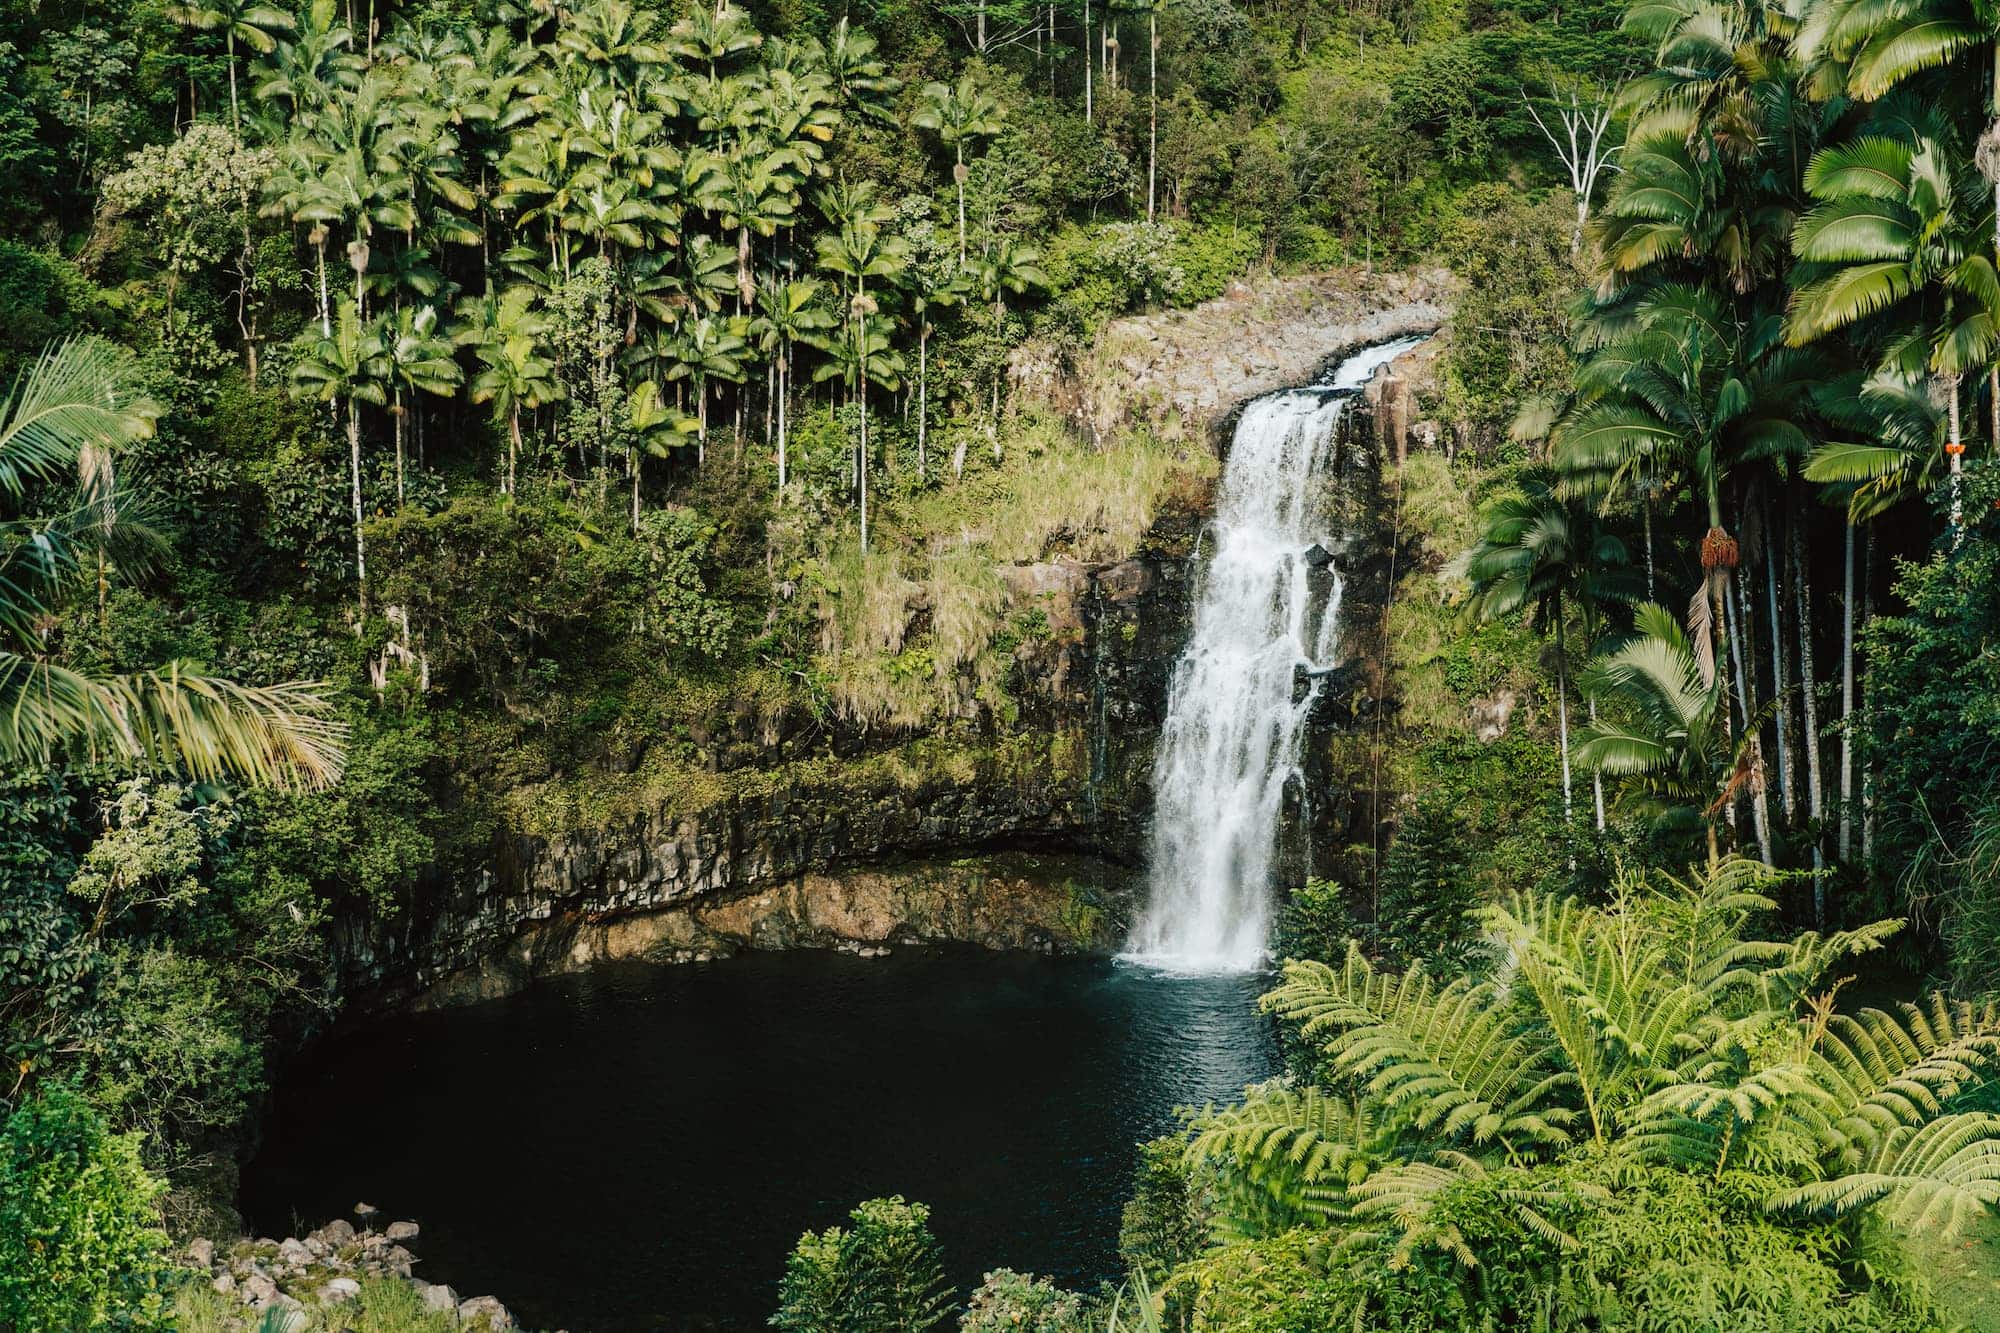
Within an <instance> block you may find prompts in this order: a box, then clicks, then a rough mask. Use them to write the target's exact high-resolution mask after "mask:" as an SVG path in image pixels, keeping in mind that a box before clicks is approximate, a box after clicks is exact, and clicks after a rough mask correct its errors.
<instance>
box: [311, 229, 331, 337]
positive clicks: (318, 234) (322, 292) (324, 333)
mask: <svg viewBox="0 0 2000 1333" xmlns="http://www.w3.org/2000/svg"><path fill="white" fill-rule="evenodd" d="M313 249H314V250H315V251H316V252H317V253H318V256H319V336H320V337H322V338H331V337H332V336H333V304H332V302H331V301H330V300H328V298H327V290H326V224H325V223H320V224H319V225H318V226H316V227H314V229H313Z"/></svg>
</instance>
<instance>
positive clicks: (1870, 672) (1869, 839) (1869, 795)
mask: <svg viewBox="0 0 2000 1333" xmlns="http://www.w3.org/2000/svg"><path fill="white" fill-rule="evenodd" d="M1867 543H1868V544H1867V546H1866V547H1865V548H1864V549H1865V550H1866V552H1867V554H1866V556H1865V558H1864V559H1863V560H1862V562H1861V632H1862V636H1863V638H1864V639H1865V638H1866V637H1867V633H1868V625H1869V623H1870V622H1871V621H1872V620H1873V619H1874V618H1875V539H1874V537H1873V535H1872V534H1870V535H1869V536H1868V539H1867ZM1874 676H1875V671H1874V666H1873V664H1872V663H1871V662H1870V661H1869V660H1868V658H1866V657H1863V658H1862V659H1861V716H1862V718H1863V719H1864V720H1866V719H1867V718H1868V717H1869V716H1870V709H1871V706H1872V705H1873V703H1874V701H1875V691H1874ZM1861 863H1862V865H1863V866H1864V867H1869V866H1873V865H1874V864H1875V766H1874V765H1873V764H1871V763H1869V762H1868V758H1867V756H1866V755H1863V756H1862V763H1861Z"/></svg>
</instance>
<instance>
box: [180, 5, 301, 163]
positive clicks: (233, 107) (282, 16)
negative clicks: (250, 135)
mask: <svg viewBox="0 0 2000 1333" xmlns="http://www.w3.org/2000/svg"><path fill="white" fill-rule="evenodd" d="M167 17H168V18H170V19H172V20H173V21H174V22H176V23H178V24H181V25H182V26H183V27H187V28H193V29H195V30H196V31H198V32H214V31H215V30H216V29H218V28H220V29H221V30H222V43H223V47H224V49H225V50H226V52H227V53H228V64H229V124H230V127H231V128H233V129H234V130H236V132H237V133H238V134H241V133H242V132H243V112H242V109H241V107H240V105H239V104H238V102H237V96H236V43H237V42H239V41H240V42H242V43H243V45H245V46H247V47H249V48H250V49H251V50H252V51H255V52H256V53H257V54H259V55H268V54H270V53H271V52H272V51H273V50H275V49H276V47H277V45H278V34H280V33H289V32H291V31H292V30H293V29H294V28H295V27H297V24H296V22H295V21H294V20H293V18H292V16H291V15H290V14H287V13H286V12H285V11H284V10H282V9H275V8H273V7H272V6H270V5H266V4H262V3H260V0H187V2H186V3H180V4H171V5H169V6H167Z"/></svg>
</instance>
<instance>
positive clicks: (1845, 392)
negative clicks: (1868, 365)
mask: <svg viewBox="0 0 2000 1333" xmlns="http://www.w3.org/2000/svg"><path fill="white" fill-rule="evenodd" d="M1814 397H1815V401H1816V402H1817V403H1818V405H1819V410H1820V413H1821V415H1823V416H1825V417H1826V418H1827V420H1828V421H1829V422H1830V423H1831V424H1832V425H1833V426H1834V427H1835V428H1837V429H1842V428H1844V429H1845V430H1847V431H1849V432H1851V433H1852V434H1853V435H1854V437H1855V438H1854V439H1852V440H1844V441H1843V440H1830V441H1828V442H1826V443H1825V444H1822V445H1820V446H1819V447H1818V448H1817V449H1815V450H1813V452H1812V456H1811V457H1810V458H1808V459H1807V460H1806V465H1805V478H1806V480H1807V481H1814V482H1820V483H1822V484H1824V485H1826V486H1828V487H1834V488H1839V491H1840V493H1842V494H1844V495H1845V497H1846V507H1847V517H1848V521H1849V522H1850V523H1865V522H1867V521H1868V520H1870V519H1873V518H1876V517H1879V516H1880V515H1882V514H1885V513H1887V512H1888V511H1889V510H1891V509H1893V508H1894V507H1895V506H1896V505H1898V504H1900V503H1902V502H1903V501H1904V500H1906V499H1908V498H1909V497H1911V496H1913V495H1920V494H1922V493H1923V492H1925V491H1928V490H1929V489H1930V488H1931V486H1932V484H1933V483H1934V482H1935V481H1936V479H1937V472H1938V468H1939V465H1940V464H1941V463H1943V462H1944V461H1945V460H1946V458H1947V455H1946V454H1945V450H1944V446H1945V444H1946V442H1947V440H1946V430H1947V419H1946V416H1945V413H1944V412H1943V411H1942V410H1941V409H1940V407H1939V404H1938V403H1937V401H1936V399H1935V398H1933V397H1932V395H1931V392H1930V385H1929V384H1928V383H1927V382H1926V381H1925V380H1924V379H1923V378H1921V377H1919V376H1914V375H1905V374H1902V373H1900V372H1898V371H1895V370H1877V371H1875V372H1874V373H1873V374H1870V375H1867V376H1865V377H1864V376H1862V375H1859V374H1851V375H1846V376H1843V377H1842V378H1840V379H1838V380H1835V381H1833V382H1831V383H1829V384H1828V385H1827V386H1826V387H1825V388H1824V389H1823V390H1821V391H1820V392H1819V393H1818V394H1816V395H1814Z"/></svg>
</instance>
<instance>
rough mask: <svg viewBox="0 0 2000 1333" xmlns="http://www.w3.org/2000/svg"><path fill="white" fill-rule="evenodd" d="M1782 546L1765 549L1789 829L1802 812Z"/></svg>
mask: <svg viewBox="0 0 2000 1333" xmlns="http://www.w3.org/2000/svg"><path fill="white" fill-rule="evenodd" d="M1778 559H1779V554H1778V546H1777V543H1776V542H1775V541H1772V542H1767V543H1766V544H1765V548H1764V593H1765V596H1766V598H1767V600H1768V601H1769V606H1768V608H1767V610H1768V614H1769V617H1770V621H1771V697H1772V698H1773V699H1776V700H1777V701H1778V797H1779V801H1780V804H1781V805H1782V807H1783V809H1784V812H1785V823H1786V825H1787V826H1788V827H1789V826H1790V824H1791V822H1792V818H1793V816H1794V815H1795V814H1796V813H1797V811H1798V802H1797V801H1796V800H1795V799H1794V797H1793V795H1792V765H1791V752H1792V701H1791V699H1790V697H1789V696H1788V695H1787V694H1786V691H1785V622H1784V620H1783V619H1782V618H1781V617H1780V616H1779V614H1778Z"/></svg>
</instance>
